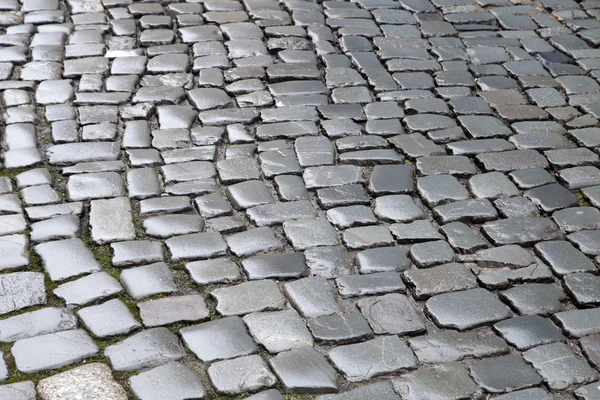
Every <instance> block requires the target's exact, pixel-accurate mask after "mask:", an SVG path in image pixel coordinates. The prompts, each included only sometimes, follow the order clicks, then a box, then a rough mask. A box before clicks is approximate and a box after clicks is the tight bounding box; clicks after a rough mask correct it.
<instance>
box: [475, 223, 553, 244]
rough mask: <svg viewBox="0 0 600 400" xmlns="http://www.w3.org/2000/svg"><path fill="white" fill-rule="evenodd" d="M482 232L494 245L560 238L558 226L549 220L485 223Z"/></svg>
mask: <svg viewBox="0 0 600 400" xmlns="http://www.w3.org/2000/svg"><path fill="white" fill-rule="evenodd" d="M482 230H483V233H484V234H485V235H486V236H487V237H488V238H489V239H490V240H491V241H492V242H493V243H494V244H496V245H504V244H529V243H533V242H538V241H542V240H553V239H558V238H560V237H561V234H560V230H559V229H558V226H556V224H554V222H552V220H550V219H549V218H509V219H503V220H498V221H493V222H486V223H485V224H483V226H482Z"/></svg>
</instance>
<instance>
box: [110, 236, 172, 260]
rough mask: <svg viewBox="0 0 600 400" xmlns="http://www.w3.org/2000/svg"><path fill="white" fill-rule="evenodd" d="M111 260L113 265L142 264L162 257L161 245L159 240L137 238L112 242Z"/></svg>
mask: <svg viewBox="0 0 600 400" xmlns="http://www.w3.org/2000/svg"><path fill="white" fill-rule="evenodd" d="M110 247H111V248H112V250H113V258H112V262H113V265H114V266H124V265H133V264H144V263H150V262H154V261H161V260H162V259H163V247H162V244H161V243H160V242H152V241H149V240H138V241H128V242H118V243H112V244H111V246H110Z"/></svg>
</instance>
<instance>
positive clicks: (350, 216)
mask: <svg viewBox="0 0 600 400" xmlns="http://www.w3.org/2000/svg"><path fill="white" fill-rule="evenodd" d="M327 219H328V220H329V222H331V223H332V224H334V225H335V226H336V227H337V228H341V229H344V228H352V227H354V226H359V225H370V224H374V223H376V222H377V218H376V217H375V214H373V211H372V210H371V208H369V207H367V206H362V205H357V206H347V207H336V208H332V209H330V210H328V211H327Z"/></svg>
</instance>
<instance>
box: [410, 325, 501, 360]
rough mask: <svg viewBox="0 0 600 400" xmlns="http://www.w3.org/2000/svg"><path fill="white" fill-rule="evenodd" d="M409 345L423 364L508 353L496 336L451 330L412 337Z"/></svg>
mask: <svg viewBox="0 0 600 400" xmlns="http://www.w3.org/2000/svg"><path fill="white" fill-rule="evenodd" d="M409 343H410V347H411V348H412V349H413V351H414V352H415V354H416V356H417V358H418V359H419V361H421V362H425V363H446V362H450V361H459V360H463V359H465V358H483V357H489V356H494V355H499V354H505V353H508V352H509V346H508V345H507V344H506V342H505V341H504V340H502V339H501V338H500V337H498V336H485V337H480V336H478V335H477V334H476V333H474V332H467V333H461V332H456V331H453V330H444V331H439V332H435V333H431V334H428V335H423V336H418V337H414V338H411V339H410V340H409Z"/></svg>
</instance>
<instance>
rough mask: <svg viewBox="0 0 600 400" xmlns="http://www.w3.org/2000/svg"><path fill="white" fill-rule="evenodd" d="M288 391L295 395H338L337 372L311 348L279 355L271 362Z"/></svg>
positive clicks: (298, 349) (293, 350)
mask: <svg viewBox="0 0 600 400" xmlns="http://www.w3.org/2000/svg"><path fill="white" fill-rule="evenodd" d="M269 363H270V365H271V368H273V371H274V372H275V374H276V375H277V376H278V377H279V380H280V381H281V382H282V384H283V386H284V387H285V388H286V390H289V391H291V392H294V393H336V392H337V391H338V383H337V376H336V372H335V370H334V369H333V367H332V366H331V365H329V363H328V362H327V361H326V360H325V358H324V357H323V356H322V355H321V354H319V353H318V352H317V351H316V350H314V349H312V348H310V347H301V348H297V349H292V350H289V351H285V352H282V353H279V354H278V355H277V356H275V357H273V358H271V360H269Z"/></svg>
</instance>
